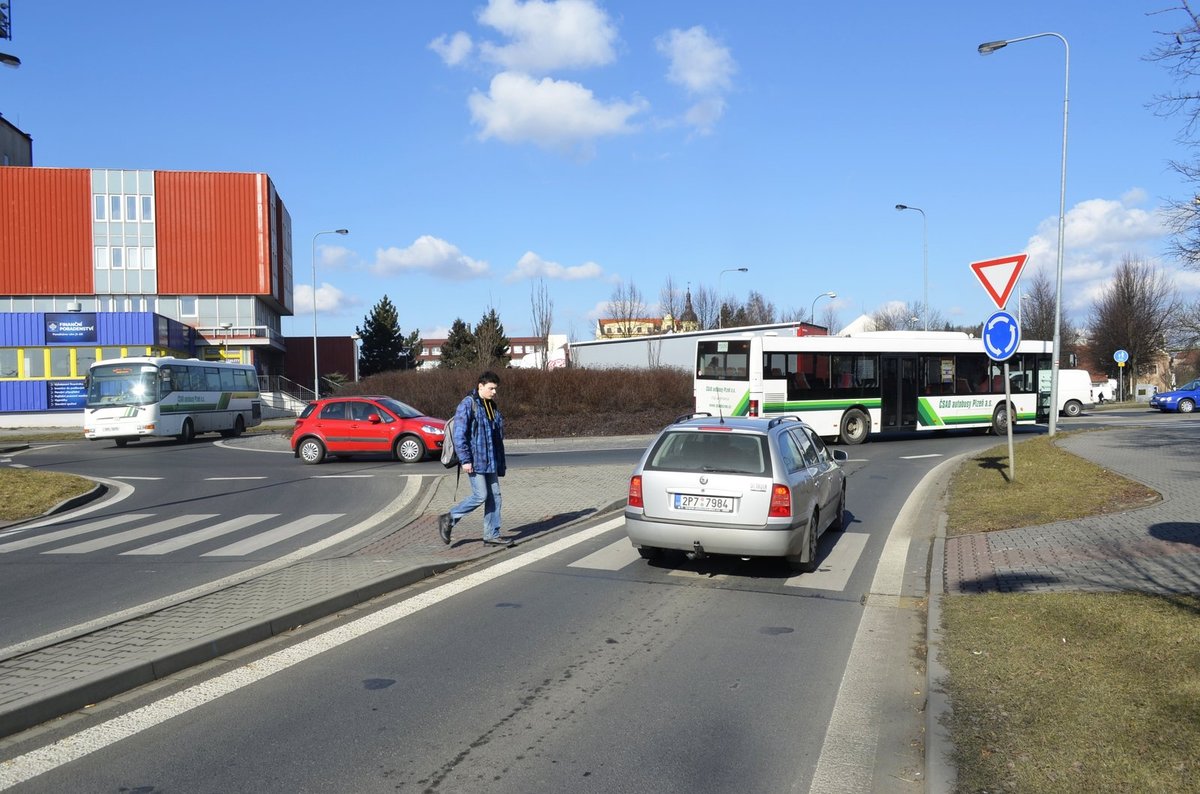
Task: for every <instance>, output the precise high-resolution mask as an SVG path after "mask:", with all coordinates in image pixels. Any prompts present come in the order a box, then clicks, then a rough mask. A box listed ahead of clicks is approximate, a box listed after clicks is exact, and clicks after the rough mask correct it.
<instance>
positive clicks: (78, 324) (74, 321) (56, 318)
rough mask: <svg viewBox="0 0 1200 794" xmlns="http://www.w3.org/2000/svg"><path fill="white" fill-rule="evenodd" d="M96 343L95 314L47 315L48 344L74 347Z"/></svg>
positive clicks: (68, 313)
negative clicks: (84, 343) (83, 343)
mask: <svg viewBox="0 0 1200 794" xmlns="http://www.w3.org/2000/svg"><path fill="white" fill-rule="evenodd" d="M95 341H96V315H95V313H94V312H87V313H84V312H61V313H54V314H51V313H47V314H46V344H47V345H74V344H79V343H82V342H95Z"/></svg>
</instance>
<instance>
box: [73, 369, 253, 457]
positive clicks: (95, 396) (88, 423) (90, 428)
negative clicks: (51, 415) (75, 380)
mask: <svg viewBox="0 0 1200 794" xmlns="http://www.w3.org/2000/svg"><path fill="white" fill-rule="evenodd" d="M84 388H85V390H86V393H87V402H86V404H85V405H84V409H83V435H84V437H85V438H87V439H90V440H92V441H100V440H102V439H112V440H114V441H115V442H116V444H117V446H118V447H123V446H125V445H126V444H127V443H128V442H130V441H136V440H138V439H140V438H162V437H171V436H174V437H175V438H177V439H179V441H181V442H183V443H185V444H186V443H187V442H189V441H191V440H192V439H193V438H194V437H195V436H196V434H197V433H220V434H221V435H223V436H226V437H233V436H239V435H241V434H242V431H244V430H245V429H246V428H247V427H253V426H255V425H258V424H261V423H262V397H261V394H260V393H259V390H258V375H257V373H256V372H255V370H254V367H253V366H251V365H250V364H234V363H229V362H223V361H200V360H198V359H194V358H189V359H179V358H169V357H149V356H139V357H132V358H116V359H108V360H105V361H97V362H95V363H93V364H92V365H91V367H89V368H88V375H87V379H86V380H85V381H84Z"/></svg>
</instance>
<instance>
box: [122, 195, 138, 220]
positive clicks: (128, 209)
mask: <svg viewBox="0 0 1200 794" xmlns="http://www.w3.org/2000/svg"><path fill="white" fill-rule="evenodd" d="M137 216H138V200H137V196H126V197H125V220H127V221H136V220H137Z"/></svg>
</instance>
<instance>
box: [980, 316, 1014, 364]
mask: <svg viewBox="0 0 1200 794" xmlns="http://www.w3.org/2000/svg"><path fill="white" fill-rule="evenodd" d="M1020 343H1021V328H1020V326H1018V325H1017V319H1016V318H1015V317H1013V316H1012V315H1011V314H1009V313H1008V312H996V313H995V314H993V315H992V316H991V317H989V318H987V322H985V323H984V324H983V349H984V351H985V352H987V354H988V358H990V359H991V360H992V361H1006V360H1008V359H1009V358H1011V357H1012V354H1013V353H1016V352H1017V345H1019V344H1020Z"/></svg>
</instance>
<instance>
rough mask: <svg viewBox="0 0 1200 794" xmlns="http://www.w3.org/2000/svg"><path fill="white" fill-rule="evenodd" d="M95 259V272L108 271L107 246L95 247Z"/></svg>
mask: <svg viewBox="0 0 1200 794" xmlns="http://www.w3.org/2000/svg"><path fill="white" fill-rule="evenodd" d="M95 257H96V258H95V261H94V263H93V264H95V266H96V269H97V270H108V246H107V245H98V246H96V253H95Z"/></svg>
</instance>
